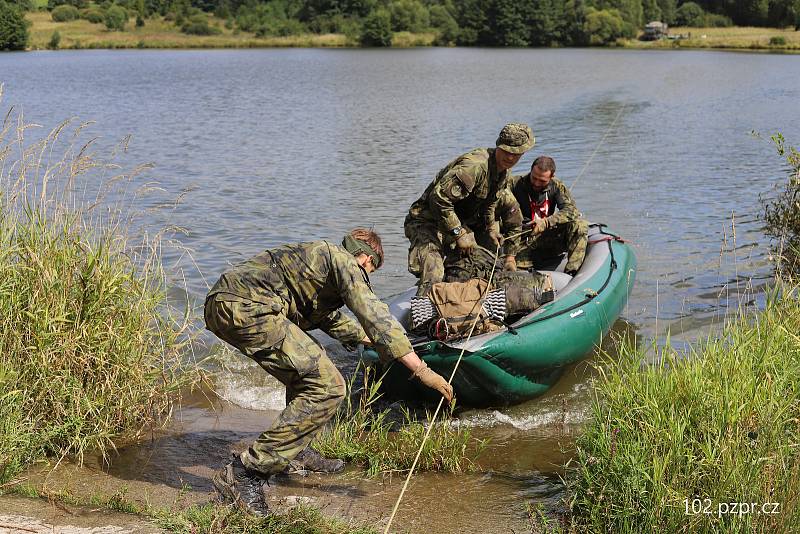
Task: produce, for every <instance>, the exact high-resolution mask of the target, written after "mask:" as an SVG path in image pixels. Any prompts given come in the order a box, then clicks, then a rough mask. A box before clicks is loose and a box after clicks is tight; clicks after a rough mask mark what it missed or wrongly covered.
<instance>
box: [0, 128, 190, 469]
mask: <svg viewBox="0 0 800 534" xmlns="http://www.w3.org/2000/svg"><path fill="white" fill-rule="evenodd" d="M5 117H6V118H5V121H4V122H3V124H2V129H0V184H1V185H2V189H0V314H2V317H3V320H2V322H0V484H3V483H5V482H7V481H9V480H10V479H12V478H13V477H14V476H15V475H16V474H17V473H18V472H19V471H20V470H22V469H23V468H24V467H25V466H27V465H29V464H30V463H32V462H35V461H37V460H39V459H41V458H44V457H53V458H55V459H57V460H60V459H62V458H64V457H65V456H74V457H76V458H77V459H78V460H80V459H81V458H82V456H83V454H84V453H85V452H87V451H92V452H99V453H102V454H105V453H106V451H108V450H109V449H112V448H113V447H114V444H115V442H116V441H117V440H118V439H121V438H122V437H123V436H124V437H125V438H126V439H127V438H129V437H131V436H132V435H135V434H136V433H137V432H139V431H142V430H143V429H146V428H148V427H151V426H152V425H155V424H159V423H160V422H162V421H164V420H165V418H166V416H168V414H169V412H170V409H171V402H172V400H173V395H174V394H175V393H176V391H177V389H178V388H179V387H180V386H181V385H183V384H184V383H185V382H184V381H185V380H187V379H188V378H189V375H180V374H179V369H178V365H177V364H176V363H174V362H177V361H179V360H180V356H179V355H180V352H181V350H182V347H183V343H184V341H183V340H184V339H185V337H184V336H185V335H186V334H187V328H188V326H187V321H186V317H185V315H183V313H182V311H181V310H176V309H174V308H172V307H171V306H170V305H169V303H168V301H167V296H166V287H165V279H164V272H163V270H162V268H161V263H160V261H159V254H158V252H159V247H160V243H159V240H158V239H147V238H139V239H134V238H132V237H131V235H132V234H131V232H130V230H129V227H128V224H130V219H129V218H128V217H129V216H130V214H129V213H128V212H126V211H125V210H120V209H119V208H121V207H120V206H116V207H114V206H111V209H108V208H109V206H108V205H106V204H104V202H103V192H105V193H106V194H107V193H108V192H109V191H110V190H111V189H113V188H114V187H117V186H119V187H123V186H124V185H123V184H125V183H129V182H130V181H131V180H132V179H133V178H134V177H135V176H136V175H137V173H138V172H141V171H143V170H144V168H139V169H135V170H134V171H132V172H131V173H125V174H116V173H117V172H119V171H118V167H117V166H116V164H115V163H114V162H113V161H103V160H100V159H96V158H95V157H93V155H92V152H93V147H92V145H91V142H90V143H88V144H81V142H80V141H79V140H80V139H81V135H80V132H81V130H82V129H83V128H84V127H85V126H86V125H85V124H78V123H75V124H73V123H64V124H62V125H60V126H59V127H57V128H55V129H54V130H53V131H52V132H50V133H49V135H45V136H42V137H41V138H38V139H37V140H35V141H34V142H27V141H26V139H27V138H30V137H31V136H32V133H33V132H34V131H36V129H35V127H34V126H33V125H28V124H25V123H24V121H23V120H22V117H21V116H17V115H16V114H14V113H8V114H7V115H6V116H5ZM58 153H61V154H64V156H63V157H59V156H54V154H58ZM92 183H94V184H101V185H96V188H97V189H99V191H100V192H98V193H96V194H91V193H88V192H87V190H91V189H84V188H88V187H90V186H89V184H92ZM114 184H117V186H115V185H114ZM84 195H85V196H84Z"/></svg>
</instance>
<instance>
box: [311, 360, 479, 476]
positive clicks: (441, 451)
mask: <svg viewBox="0 0 800 534" xmlns="http://www.w3.org/2000/svg"><path fill="white" fill-rule="evenodd" d="M359 369H361V368H359ZM358 372H359V370H358V369H357V370H356V373H355V374H354V375H353V377H352V378H351V380H350V381H349V382H348V388H347V390H348V395H347V397H346V399H347V400H346V401H345V403H344V406H343V408H342V409H340V410H339V412H337V414H336V416H335V417H334V419H333V421H332V423H331V425H330V426H329V427H327V428H326V429H325V430H323V431H322V432H321V433H320V434H319V435H318V436H317V437H316V439H315V442H314V447H315V448H316V449H317V450H318V451H319V452H320V453H322V454H323V455H325V456H330V457H336V458H342V459H343V460H345V461H347V462H352V463H357V464H359V465H362V466H363V467H364V470H365V471H366V473H367V474H368V475H369V476H375V475H378V474H391V473H394V472H400V471H407V470H409V469H411V464H412V463H413V462H414V457H415V456H416V454H417V451H418V450H419V447H420V445H421V444H422V438H423V436H424V435H425V430H426V428H427V427H426V424H433V425H434V427H433V428H432V429H431V434H430V436H428V440H427V441H426V442H425V446H424V448H423V450H422V454H421V455H420V459H419V462H418V464H417V469H418V470H423V471H424V470H427V471H450V472H464V471H470V470H472V469H473V468H474V467H475V466H476V463H475V462H476V460H477V458H478V456H480V454H481V453H482V452H483V450H484V448H485V446H486V442H485V441H482V440H476V439H474V438H472V436H471V433H470V431H469V429H468V428H462V427H453V426H451V425H450V424H448V423H447V422H446V421H444V422H443V421H434V422H429V419H430V418H429V417H428V418H427V419H426V421H425V422H422V421H419V420H417V419H415V418H414V417H412V415H411V413H410V412H409V411H408V410H407V409H405V408H403V411H402V421H401V424H400V425H399V427H398V428H397V429H395V427H397V426H398V425H396V424H395V422H394V421H393V420H392V418H391V417H390V409H389V408H384V409H380V408H377V406H378V405H379V403H380V397H381V394H380V393H379V390H380V385H381V382H380V379H376V378H375V377H374V376H373V370H372V369H371V368H366V369H363V373H364V374H363V376H364V385H363V387H362V388H361V390H360V392H358V394H357V395H354V394H353V391H354V384H355V379H356V378H357V377H358Z"/></svg>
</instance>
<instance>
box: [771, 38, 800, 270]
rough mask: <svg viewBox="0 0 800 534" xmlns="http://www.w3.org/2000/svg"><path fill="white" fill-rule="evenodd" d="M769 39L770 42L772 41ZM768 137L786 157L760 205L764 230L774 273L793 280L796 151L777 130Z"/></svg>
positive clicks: (798, 211) (798, 206)
mask: <svg viewBox="0 0 800 534" xmlns="http://www.w3.org/2000/svg"><path fill="white" fill-rule="evenodd" d="M772 39H776V38H775V37H773V38H772ZM772 39H770V44H773V43H772ZM777 39H783V37H778V38H777ZM784 42H785V41H784ZM776 44H777V43H776ZM772 141H773V142H774V143H775V146H776V147H777V149H778V153H779V154H780V155H781V156H782V157H784V158H786V163H787V164H788V169H787V179H786V182H785V183H784V184H783V185H782V189H781V190H780V191H779V193H778V195H777V196H776V197H775V198H774V199H772V200H771V201H769V202H768V203H767V205H766V208H765V209H764V217H763V218H764V222H765V233H766V234H767V235H768V236H770V237H771V238H773V240H774V246H773V251H772V252H773V256H774V257H775V258H776V260H777V261H776V263H777V270H778V273H779V274H780V275H782V276H784V277H794V279H795V280H797V276H798V275H800V152H798V151H797V149H796V148H794V147H789V146H786V141H785V140H784V138H783V136H782V135H781V134H776V135H774V136H772Z"/></svg>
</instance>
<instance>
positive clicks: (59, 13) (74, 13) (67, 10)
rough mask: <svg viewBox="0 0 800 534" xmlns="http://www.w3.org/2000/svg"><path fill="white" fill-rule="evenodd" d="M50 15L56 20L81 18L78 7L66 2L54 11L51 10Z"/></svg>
mask: <svg viewBox="0 0 800 534" xmlns="http://www.w3.org/2000/svg"><path fill="white" fill-rule="evenodd" d="M50 16H51V17H52V19H53V21H54V22H69V21H71V20H77V19H79V18H80V16H81V14H80V12H79V11H78V8H77V7H75V6H71V5H68V4H64V5H60V6H58V7H56V8H55V9H53V11H51V12H50Z"/></svg>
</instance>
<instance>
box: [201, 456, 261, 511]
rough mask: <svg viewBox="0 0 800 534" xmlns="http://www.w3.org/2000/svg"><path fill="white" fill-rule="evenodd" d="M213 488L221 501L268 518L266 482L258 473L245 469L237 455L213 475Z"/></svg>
mask: <svg viewBox="0 0 800 534" xmlns="http://www.w3.org/2000/svg"><path fill="white" fill-rule="evenodd" d="M212 482H213V483H214V487H215V488H216V490H217V492H219V494H220V495H221V496H222V498H223V500H225V501H229V502H232V503H233V504H234V505H236V506H237V507H238V508H240V509H242V510H244V511H245V512H247V513H249V514H251V515H254V516H256V517H268V516H269V515H270V512H269V507H268V506H267V501H266V499H265V495H264V485H265V484H266V483H267V481H266V480H265V479H264V477H262V476H261V475H259V474H258V473H256V472H254V471H251V470H249V469H247V468H246V467H245V466H244V464H243V463H242V460H241V459H240V458H239V456H238V455H235V457H234V459H233V461H231V462H228V463H227V464H225V466H224V467H223V468H222V469H220V470H219V471H218V472H217V473H215V474H214V477H213V479H212Z"/></svg>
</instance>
